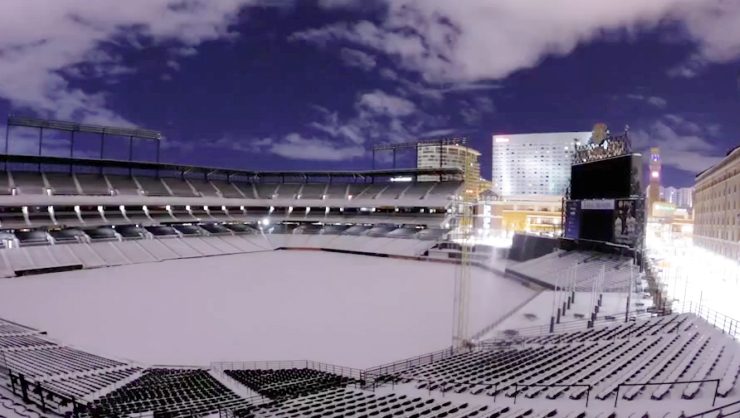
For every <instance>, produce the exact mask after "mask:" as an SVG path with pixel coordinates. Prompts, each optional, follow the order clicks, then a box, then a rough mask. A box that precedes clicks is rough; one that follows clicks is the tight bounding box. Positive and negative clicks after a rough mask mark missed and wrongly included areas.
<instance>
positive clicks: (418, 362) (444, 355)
mask: <svg viewBox="0 0 740 418" xmlns="http://www.w3.org/2000/svg"><path fill="white" fill-rule="evenodd" d="M473 349H475V348H474V347H473V348H461V349H454V348H453V347H449V348H445V349H443V350H439V351H435V352H432V353H427V354H422V355H419V356H415V357H409V358H407V359H404V360H399V361H395V362H393V363H386V364H382V365H380V366H375V367H372V368H370V369H366V370H365V371H364V374H365V379H366V380H368V381H374V380H375V379H377V378H379V377H381V376H387V375H395V374H398V373H402V372H405V371H406V370H409V369H412V368H415V367H419V366H424V365H427V364H432V363H435V362H438V361H440V360H444V359H448V358H450V357H453V356H455V355H457V354H460V353H466V352H470V351H472V350H473Z"/></svg>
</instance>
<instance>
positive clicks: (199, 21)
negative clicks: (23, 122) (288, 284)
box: [0, 0, 740, 186]
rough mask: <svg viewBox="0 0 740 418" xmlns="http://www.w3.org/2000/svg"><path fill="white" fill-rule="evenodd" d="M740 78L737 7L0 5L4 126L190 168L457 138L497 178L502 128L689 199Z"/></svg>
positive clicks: (288, 161)
mask: <svg viewBox="0 0 740 418" xmlns="http://www.w3.org/2000/svg"><path fill="white" fill-rule="evenodd" d="M739 74H740V2H738V1H737V0H649V1H646V0H620V1H611V0H603V1H602V0H596V1H594V0H526V1H522V0H460V1H449V0H374V1H373V0H219V1H211V0H128V1H126V2H125V6H123V3H121V2H116V1H112V0H111V1H108V0H100V1H95V2H91V1H87V0H34V1H28V0H4V1H2V2H0V115H2V122H0V123H4V116H5V115H6V114H10V113H12V114H18V115H37V116H41V117H48V118H57V119H65V120H75V121H85V122H97V123H107V124H119V125H136V126H141V127H146V128H151V129H157V130H161V131H162V132H163V133H164V134H165V135H166V137H167V139H166V140H165V143H164V144H165V147H164V150H163V156H164V159H166V160H169V161H175V162H183V163H195V164H208V165H221V166H230V167H241V168H262V169H265V168H270V169H277V168H285V169H301V168H305V169H308V168H357V169H364V168H369V167H370V166H371V159H370V153H369V151H368V150H369V148H370V147H371V146H372V145H373V144H377V143H386V142H398V141H409V140H413V139H416V138H422V137H433V136H437V135H458V134H459V135H465V136H467V137H468V138H469V139H470V140H471V142H472V144H473V145H474V146H475V147H477V148H479V149H480V150H481V151H482V152H483V159H484V160H483V167H484V175H486V176H490V152H491V144H490V142H491V135H492V134H494V133H497V134H500V133H525V132H547V131H578V130H585V131H587V130H590V129H591V127H592V126H593V124H594V123H596V122H605V123H607V124H608V126H609V127H610V129H611V130H612V131H622V130H623V129H624V128H625V126H627V125H628V126H629V128H630V132H631V134H632V138H633V142H634V143H635V145H636V146H637V147H638V148H639V149H646V148H647V147H649V146H659V147H661V149H662V152H663V158H664V164H665V165H666V166H667V167H666V171H665V174H666V175H665V176H664V177H665V178H666V183H668V184H673V185H677V186H683V185H688V184H691V182H692V180H693V176H694V175H695V174H696V173H697V172H699V171H701V170H703V169H705V168H707V167H708V166H710V165H711V164H713V163H715V162H716V161H717V160H718V158H719V157H721V156H722V155H724V154H725V153H726V151H727V150H728V149H729V148H730V147H732V146H735V145H737V144H738V143H740V79H739V78H738V76H739ZM10 134H11V137H12V139H13V141H12V143H11V151H13V152H30V151H32V150H33V149H35V147H36V146H37V145H34V141H35V140H34V139H33V138H32V137H31V135H32V133H30V132H25V131H24V130H23V129H16V128H14V129H12V130H11V131H10ZM64 141H65V139H64V138H63V137H51V139H50V140H49V141H48V143H49V144H48V145H47V147H46V148H45V152H47V153H57V152H63V149H64V146H65V145H64ZM87 141H88V142H85V140H81V141H80V143H79V144H78V146H79V148H78V150H77V152H78V153H79V154H80V155H85V154H86V153H90V152H93V151H91V147H93V146H94V141H93V140H92V139H89V140H87ZM121 144H122V142H121ZM107 149H108V154H107V156H109V157H111V158H120V157H124V156H125V153H124V151H123V150H125V149H126V147H124V146H122V145H121V146H119V145H117V144H115V143H113V144H112V146H110V147H109V148H107ZM151 154H152V152H151V147H149V148H147V145H141V146H139V147H137V150H136V158H142V159H143V158H150V157H151ZM380 160H384V161H379V164H381V165H382V164H387V158H385V157H383V156H381V158H380ZM403 161H404V162H405V163H406V164H411V161H410V156H404V157H403Z"/></svg>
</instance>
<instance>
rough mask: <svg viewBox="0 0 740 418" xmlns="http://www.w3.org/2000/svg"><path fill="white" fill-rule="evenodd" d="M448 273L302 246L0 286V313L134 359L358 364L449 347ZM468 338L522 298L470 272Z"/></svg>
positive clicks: (512, 287) (495, 279) (509, 284)
mask: <svg viewBox="0 0 740 418" xmlns="http://www.w3.org/2000/svg"><path fill="white" fill-rule="evenodd" d="M455 268H456V267H455V266H453V265H446V264H439V263H431V262H420V261H405V260H394V259H386V258H377V257H366V256H358V255H346V254H334V253H325V252H313V251H308V252H304V251H277V252H267V253H254V254H240V255H230V256H221V257H209V258H198V259H185V260H173V261H167V262H161V263H147V264H138V265H128V266H120V267H111V268H104V269H94V270H81V271H72V272H62V273H53V274H46V275H39V276H33V277H22V278H15V279H4V280H0V317H3V318H6V319H10V320H13V321H16V322H20V323H22V324H26V325H29V326H32V327H36V328H39V329H42V330H46V331H48V332H49V334H50V336H51V337H52V338H56V339H58V340H60V341H63V342H65V343H67V344H71V345H73V346H77V347H79V348H82V349H85V350H89V351H91V352H94V353H98V354H103V355H109V356H113V357H118V358H125V359H130V360H135V361H139V362H143V363H145V364H152V365H154V364H173V365H175V364H177V365H206V364H208V363H210V362H211V361H250V360H290V359H308V360H315V361H322V362H328V363H335V364H340V365H345V366H351V367H358V368H365V367H370V366H374V365H377V364H380V363H385V362H390V361H394V360H399V359H402V358H405V357H410V356H414V355H417V354H421V353H423V352H427V351H433V350H437V349H440V348H443V347H445V346H447V345H449V344H450V336H451V328H452V303H453V301H452V298H453V287H454V278H455ZM471 288H472V296H471V305H472V306H471V326H470V329H471V332H475V331H477V330H478V329H481V328H483V327H484V326H485V325H488V324H489V323H492V322H494V321H496V320H497V319H499V318H501V317H502V316H505V315H506V314H507V313H508V312H509V311H511V310H512V309H514V308H515V307H516V306H517V305H518V304H520V303H521V302H522V301H524V300H525V299H527V298H529V297H531V296H532V295H533V294H534V292H533V291H532V290H530V289H528V288H526V287H524V286H522V285H520V284H519V283H517V282H515V281H512V280H509V279H505V278H502V277H499V276H496V275H493V274H491V273H488V272H484V271H482V270H479V269H475V270H474V273H473V281H472V286H471Z"/></svg>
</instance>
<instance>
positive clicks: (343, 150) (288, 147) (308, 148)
mask: <svg viewBox="0 0 740 418" xmlns="http://www.w3.org/2000/svg"><path fill="white" fill-rule="evenodd" d="M269 151H270V152H271V153H272V154H275V155H279V156H281V157H283V158H289V159H292V160H314V161H343V160H351V159H355V158H360V157H363V156H364V155H365V148H363V147H362V146H359V145H347V144H338V143H337V142H335V141H330V140H327V139H323V138H306V137H303V136H302V135H300V134H298V133H291V134H288V135H286V136H285V138H283V140H282V141H279V142H275V143H273V144H271V145H270V147H269Z"/></svg>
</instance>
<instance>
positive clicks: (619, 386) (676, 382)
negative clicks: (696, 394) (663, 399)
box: [614, 379, 720, 408]
mask: <svg viewBox="0 0 740 418" xmlns="http://www.w3.org/2000/svg"><path fill="white" fill-rule="evenodd" d="M708 382H715V383H716V385H715V387H714V397H713V398H712V406H714V404H715V402H716V401H717V395H718V392H719V382H720V379H702V380H676V381H673V382H647V383H620V384H618V385H617V389H616V390H617V393H616V396H615V397H614V407H615V408H616V407H617V402H619V389H620V388H621V387H622V386H661V385H680V384H690V383H708Z"/></svg>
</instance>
